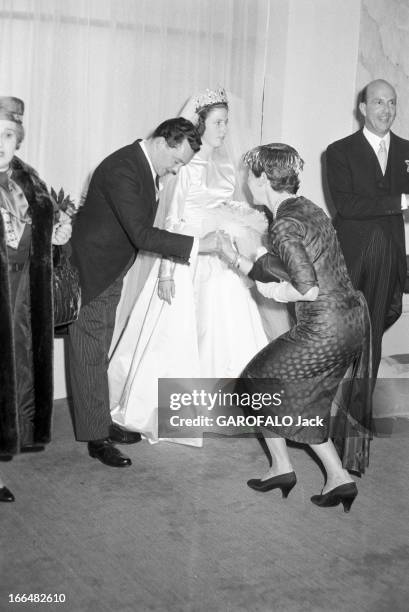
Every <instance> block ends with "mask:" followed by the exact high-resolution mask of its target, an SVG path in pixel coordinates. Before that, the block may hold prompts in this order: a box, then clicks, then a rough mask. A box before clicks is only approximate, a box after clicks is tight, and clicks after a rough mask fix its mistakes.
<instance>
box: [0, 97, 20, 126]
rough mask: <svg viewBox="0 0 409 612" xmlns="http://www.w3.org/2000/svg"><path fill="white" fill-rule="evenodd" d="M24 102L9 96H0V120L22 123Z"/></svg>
mask: <svg viewBox="0 0 409 612" xmlns="http://www.w3.org/2000/svg"><path fill="white" fill-rule="evenodd" d="M23 115H24V102H23V100H20V99H19V98H13V97H11V96H0V119H7V120H8V121H14V122H15V123H20V124H22V123H23Z"/></svg>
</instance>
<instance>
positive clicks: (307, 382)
mask: <svg viewBox="0 0 409 612" xmlns="http://www.w3.org/2000/svg"><path fill="white" fill-rule="evenodd" d="M269 238H270V251H271V253H272V254H273V255H274V256H278V257H279V258H280V260H281V262H282V263H283V265H284V268H285V270H286V272H287V273H288V275H289V278H290V282H291V283H292V285H293V286H294V287H295V288H296V289H297V290H298V291H300V292H301V293H302V294H305V293H306V291H308V289H310V288H311V287H314V286H318V287H319V295H318V298H317V299H316V300H315V301H314V302H307V301H299V302H296V303H295V325H294V326H293V327H292V328H291V329H290V330H289V331H288V332H287V333H285V334H283V335H281V336H280V337H279V338H277V339H276V340H274V341H273V342H271V343H270V344H269V345H268V346H266V347H265V348H263V349H262V350H261V351H260V352H259V353H258V354H257V355H256V356H255V357H254V358H253V359H252V360H251V362H250V363H249V364H248V365H247V367H246V368H245V370H244V372H243V374H242V377H243V382H244V383H245V385H246V388H247V390H250V391H251V392H253V393H254V392H255V391H257V392H269V393H271V392H272V391H273V392H276V393H279V394H280V397H281V405H279V406H268V407H267V406H266V407H264V408H263V409H262V410H261V411H258V414H260V413H261V414H263V416H264V417H267V416H270V417H271V416H273V417H275V422H274V424H273V425H271V427H269V428H270V429H271V430H272V431H273V432H274V434H275V435H278V436H281V437H284V438H287V439H290V440H293V441H296V442H302V443H307V444H320V443H322V442H325V441H326V440H327V439H328V437H329V436H331V437H333V438H335V442H336V445H337V447H338V450H339V452H340V454H341V456H342V458H343V463H344V466H345V467H347V468H348V469H351V470H354V471H357V472H363V471H364V468H365V466H366V465H367V461H368V451H369V439H370V437H371V436H370V433H369V428H370V421H371V405H370V379H369V374H370V373H369V353H370V323H369V317H368V312H367V307H366V303H365V301H364V298H363V296H362V294H361V293H360V292H358V291H356V290H354V288H353V286H352V284H351V281H350V278H349V276H348V272H347V269H346V266H345V262H344V258H343V255H342V253H341V250H340V247H339V244H338V240H337V237H336V234H335V231H334V229H333V227H332V224H331V221H330V219H329V218H328V217H327V215H326V214H325V213H324V212H323V211H322V210H321V209H320V208H319V207H318V206H316V205H315V204H313V203H312V202H310V201H309V200H306V199H305V198H303V197H296V198H291V199H288V200H285V201H284V202H283V203H282V204H281V205H280V207H279V209H278V212H277V217H276V220H275V221H274V222H273V223H272V224H271V225H270V230H269ZM271 263H272V256H271V254H270V253H266V254H265V255H263V256H262V257H260V258H259V259H258V260H257V261H256V263H255V265H254V267H253V269H252V270H251V273H250V276H251V277H252V278H253V279H255V280H260V281H263V282H269V281H271V280H276V279H275V278H274V274H273V273H272V266H271ZM341 381H342V383H343V384H342V385H340V383H341ZM284 417H285V418H284ZM331 417H332V418H331ZM270 422H271V419H270ZM267 426H268V425H267Z"/></svg>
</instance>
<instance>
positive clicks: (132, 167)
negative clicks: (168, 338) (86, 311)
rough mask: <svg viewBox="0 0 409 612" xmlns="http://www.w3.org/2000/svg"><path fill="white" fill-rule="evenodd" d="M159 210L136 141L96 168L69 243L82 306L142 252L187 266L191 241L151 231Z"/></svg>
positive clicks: (99, 292) (147, 169)
mask: <svg viewBox="0 0 409 612" xmlns="http://www.w3.org/2000/svg"><path fill="white" fill-rule="evenodd" d="M156 208H157V204H156V200H155V185H154V181H153V178H152V172H151V169H150V166H149V163H148V161H147V159H146V157H145V155H144V153H143V151H142V149H141V147H140V145H139V142H138V141H137V142H134V143H133V144H131V145H128V146H126V147H123V148H122V149H119V150H118V151H115V152H114V153H112V154H111V155H109V156H108V157H107V158H106V159H105V160H104V161H103V162H102V163H101V164H100V165H99V166H98V167H97V169H96V170H95V172H94V174H93V176H92V179H91V183H90V186H89V189H88V193H87V197H86V200H85V204H84V206H83V207H82V208H81V209H80V212H79V213H78V216H77V218H76V220H75V223H74V228H73V233H72V240H71V242H72V250H73V255H72V260H73V263H74V264H75V265H76V267H77V268H78V270H79V274H80V281H81V288H82V303H83V305H85V304H87V303H88V302H90V301H91V300H92V299H94V298H95V297H97V296H98V295H100V294H101V293H102V292H103V291H104V290H105V289H107V288H108V287H109V285H111V284H112V283H113V281H114V280H115V279H116V278H117V277H118V276H119V275H120V274H121V272H122V271H123V270H125V268H126V267H127V266H128V264H129V262H130V261H131V259H132V257H133V256H134V255H135V253H137V251H138V249H143V250H146V251H153V252H155V253H158V254H160V255H164V256H167V257H172V258H174V259H177V260H179V261H184V262H187V260H188V258H189V255H190V251H191V249H192V244H193V237H191V236H182V235H181V234H173V233H171V232H167V231H165V230H160V229H157V228H154V227H152V225H153V222H154V219H155V214H156Z"/></svg>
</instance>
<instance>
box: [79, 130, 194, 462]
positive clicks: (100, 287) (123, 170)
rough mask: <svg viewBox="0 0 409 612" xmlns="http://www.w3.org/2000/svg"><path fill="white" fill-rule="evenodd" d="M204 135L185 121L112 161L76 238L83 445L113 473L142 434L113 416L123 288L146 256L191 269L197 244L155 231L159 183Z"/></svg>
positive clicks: (95, 179) (99, 176)
mask: <svg viewBox="0 0 409 612" xmlns="http://www.w3.org/2000/svg"><path fill="white" fill-rule="evenodd" d="M200 145H201V139H200V136H199V134H198V133H197V131H196V129H195V128H194V126H193V125H192V123H190V121H187V120H186V119H183V118H177V119H169V120H168V121H165V122H164V123H162V124H161V125H160V126H159V127H158V128H157V129H156V130H155V131H154V133H153V135H152V136H151V138H149V139H147V140H139V141H136V142H134V143H133V144H131V145H128V146H126V147H123V148H122V149H120V150H119V151H116V152H114V153H112V154H111V155H109V156H108V157H107V158H106V159H105V160H104V161H103V162H102V163H101V164H100V165H99V166H98V167H97V169H96V170H95V172H94V174H93V176H92V179H91V183H90V186H89V189H88V193H87V197H86V200H85V204H84V206H83V208H82V209H81V210H80V212H79V214H78V218H77V219H76V221H75V224H74V229H73V234H72V251H73V253H72V261H73V263H74V265H75V266H76V267H77V268H78V270H79V274H80V282H81V288H82V308H81V312H80V315H79V318H78V320H77V321H76V322H75V323H73V324H72V325H71V326H70V329H69V343H68V354H69V369H70V382H71V391H72V399H73V421H74V430H75V435H76V438H77V440H81V441H87V442H88V452H89V454H90V456H91V457H95V458H97V459H99V460H100V461H102V463H105V464H106V465H110V466H113V467H126V466H128V465H130V464H131V460H130V459H129V457H127V456H126V455H123V454H122V453H121V452H120V450H119V449H118V448H116V447H115V446H114V442H119V443H122V444H131V443H133V442H138V441H139V440H140V434H139V433H136V432H127V431H124V430H122V429H120V428H119V427H118V426H116V425H113V423H112V421H111V416H110V410H109V393H108V378H107V368H108V351H109V347H110V343H111V339H112V334H113V329H114V323H115V312H116V308H117V305H118V302H119V299H120V296H121V290H122V281H123V278H124V276H125V273H126V271H127V270H128V269H129V267H130V265H131V264H132V261H133V259H134V257H135V255H136V254H137V252H138V250H139V249H143V250H145V251H153V252H155V253H159V254H160V255H164V256H165V257H170V258H173V259H175V260H177V261H180V262H185V263H187V262H188V260H189V255H190V251H191V249H192V245H193V237H191V236H183V235H181V234H174V233H170V232H168V231H165V230H161V229H157V228H154V227H153V222H154V219H155V214H156V208H157V196H158V179H159V177H161V176H164V175H165V174H167V173H172V174H176V173H177V172H178V170H179V168H180V167H181V166H183V165H184V164H187V163H188V162H189V161H190V160H191V158H192V157H193V155H194V153H195V152H197V151H198V150H199V149H200Z"/></svg>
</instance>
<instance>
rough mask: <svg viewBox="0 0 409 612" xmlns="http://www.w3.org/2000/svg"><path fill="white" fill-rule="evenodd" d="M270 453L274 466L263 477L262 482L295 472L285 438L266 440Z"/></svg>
mask: <svg viewBox="0 0 409 612" xmlns="http://www.w3.org/2000/svg"><path fill="white" fill-rule="evenodd" d="M264 439H265V441H266V444H267V447H268V450H269V451H270V454H271V458H272V464H271V467H270V469H269V470H268V472H267V473H266V474H265V475H264V476H263V477H262V480H265V479H267V478H272V477H274V476H278V475H280V474H288V472H292V471H293V466H292V465H291V459H290V457H289V455H288V450H287V443H286V441H285V439H284V438H276V437H274V438H272V437H270V436H269V437H265V438H264Z"/></svg>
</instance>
